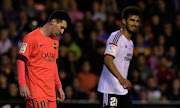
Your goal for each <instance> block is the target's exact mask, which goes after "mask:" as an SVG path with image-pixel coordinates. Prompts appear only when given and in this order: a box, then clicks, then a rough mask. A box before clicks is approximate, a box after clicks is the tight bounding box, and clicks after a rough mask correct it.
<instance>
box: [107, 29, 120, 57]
mask: <svg viewBox="0 0 180 108" xmlns="http://www.w3.org/2000/svg"><path fill="white" fill-rule="evenodd" d="M121 35H122V33H121V32H120V31H117V32H114V33H112V34H111V35H110V37H109V38H108V41H107V43H106V50H105V53H104V55H111V56H113V57H116V54H117V47H118V41H119V39H120V37H121Z"/></svg>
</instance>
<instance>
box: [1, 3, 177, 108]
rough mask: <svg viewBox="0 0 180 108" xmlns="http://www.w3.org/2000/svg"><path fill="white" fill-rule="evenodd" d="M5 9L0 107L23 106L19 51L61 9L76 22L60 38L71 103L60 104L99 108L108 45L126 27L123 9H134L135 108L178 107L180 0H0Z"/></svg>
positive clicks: (63, 79)
mask: <svg viewBox="0 0 180 108" xmlns="http://www.w3.org/2000/svg"><path fill="white" fill-rule="evenodd" d="M0 5H1V6H0V107H2V106H4V108H20V107H24V105H25V102H24V101H23V99H21V98H20V96H19V92H18V83H17V71H16V57H17V53H18V50H19V48H20V46H21V43H22V38H23V37H24V36H25V35H26V34H27V33H29V32H31V31H32V30H34V29H36V28H37V27H42V26H43V25H44V24H45V23H46V22H47V20H48V17H49V15H50V13H51V12H53V11H54V10H56V9H64V10H66V11H67V12H68V13H69V15H70V17H71V18H72V25H71V27H70V28H69V29H68V30H67V31H66V32H65V33H64V35H63V38H62V39H61V40H60V47H59V61H58V67H59V76H60V79H61V82H62V84H63V89H64V92H65V94H66V100H65V101H64V102H63V103H60V102H58V106H60V107H66V108H71V107H75V106H77V107H87V108H88V107H89V108H94V107H96V106H97V104H98V102H99V101H98V100H99V99H98V93H97V90H96V88H97V84H98V78H99V76H100V74H101V70H102V66H103V53H104V50H105V43H106V40H107V38H108V37H109V35H110V33H111V32H113V31H115V30H118V29H119V28H120V27H121V26H122V24H121V12H122V9H123V8H124V7H126V6H130V5H134V6H138V7H139V8H140V9H141V11H142V19H141V24H140V30H139V32H138V34H136V35H133V36H132V40H133V42H134V45H135V48H134V57H133V59H132V62H131V65H130V69H129V76H128V79H129V80H130V81H131V82H132V84H133V87H132V89H131V90H130V95H131V98H132V100H133V103H134V106H135V107H137V108H150V107H152V108H161V107H163V108H178V107H179V105H180V102H179V101H180V65H179V56H178V55H179V54H180V47H179V46H178V44H179V40H178V36H179V34H180V0H1V1H0ZM5 106H6V107H5ZM8 106H9V107H8Z"/></svg>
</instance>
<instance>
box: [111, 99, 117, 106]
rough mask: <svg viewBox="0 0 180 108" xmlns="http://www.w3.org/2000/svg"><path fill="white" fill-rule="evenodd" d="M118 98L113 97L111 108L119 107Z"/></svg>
mask: <svg viewBox="0 0 180 108" xmlns="http://www.w3.org/2000/svg"><path fill="white" fill-rule="evenodd" d="M117 102H118V101H117V98H116V97H111V98H110V106H112V107H117Z"/></svg>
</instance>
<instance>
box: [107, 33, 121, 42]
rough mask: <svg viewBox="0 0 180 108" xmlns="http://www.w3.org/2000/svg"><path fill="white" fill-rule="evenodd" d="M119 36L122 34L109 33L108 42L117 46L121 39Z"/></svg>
mask: <svg viewBox="0 0 180 108" xmlns="http://www.w3.org/2000/svg"><path fill="white" fill-rule="evenodd" d="M121 35H122V33H121V31H120V30H117V31H114V32H112V33H111V35H110V37H109V39H108V40H109V42H110V43H115V44H117V43H118V41H119V40H120V38H121Z"/></svg>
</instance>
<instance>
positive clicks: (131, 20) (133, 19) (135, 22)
mask: <svg viewBox="0 0 180 108" xmlns="http://www.w3.org/2000/svg"><path fill="white" fill-rule="evenodd" d="M123 22H124V26H125V28H126V29H127V31H128V32H129V33H136V32H137V30H138V28H139V23H140V18H139V16H137V15H130V16H129V17H128V18H127V20H125V19H124V21H123Z"/></svg>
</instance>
